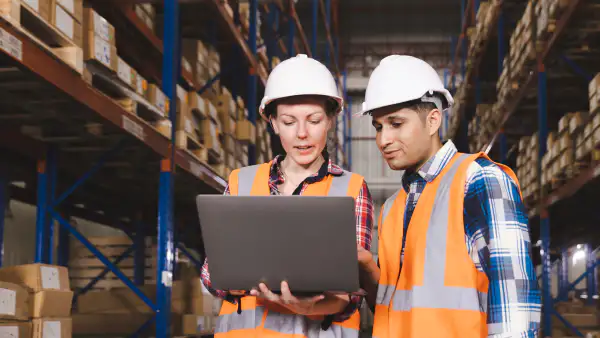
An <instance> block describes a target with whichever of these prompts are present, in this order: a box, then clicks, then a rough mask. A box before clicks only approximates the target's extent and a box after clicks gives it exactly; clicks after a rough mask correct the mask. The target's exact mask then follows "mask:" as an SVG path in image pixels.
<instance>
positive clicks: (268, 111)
mask: <svg viewBox="0 0 600 338" xmlns="http://www.w3.org/2000/svg"><path fill="white" fill-rule="evenodd" d="M306 98H309V99H317V100H324V102H325V114H326V115H327V117H329V118H333V117H335V115H336V112H337V110H338V106H339V105H338V103H337V101H336V100H334V99H331V98H329V97H326V96H320V95H305V96H303V97H301V96H292V97H285V98H282V99H277V100H275V101H273V102H271V103H269V104H268V105H267V106H266V107H265V116H267V117H271V116H272V117H274V118H275V117H277V106H278V105H279V104H281V103H284V104H285V103H288V102H299V101H302V100H304V99H306Z"/></svg>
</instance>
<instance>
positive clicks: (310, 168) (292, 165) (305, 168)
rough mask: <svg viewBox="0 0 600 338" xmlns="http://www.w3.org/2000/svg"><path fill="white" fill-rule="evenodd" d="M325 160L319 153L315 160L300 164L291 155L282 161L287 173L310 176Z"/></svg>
mask: <svg viewBox="0 0 600 338" xmlns="http://www.w3.org/2000/svg"><path fill="white" fill-rule="evenodd" d="M324 161H325V159H324V158H323V155H319V157H317V158H316V159H315V160H314V161H313V162H311V163H308V164H298V163H297V162H295V161H294V160H292V159H291V158H290V157H286V158H285V159H284V160H283V162H282V167H283V168H284V170H285V172H286V174H287V175H293V176H308V175H311V174H313V173H315V172H316V171H317V170H319V168H320V167H321V165H322V164H323V162H324Z"/></svg>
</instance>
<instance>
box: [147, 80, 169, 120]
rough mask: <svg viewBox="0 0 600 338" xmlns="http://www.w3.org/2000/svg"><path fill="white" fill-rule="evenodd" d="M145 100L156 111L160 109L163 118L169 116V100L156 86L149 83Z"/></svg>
mask: <svg viewBox="0 0 600 338" xmlns="http://www.w3.org/2000/svg"><path fill="white" fill-rule="evenodd" d="M146 98H147V99H148V101H150V103H152V104H153V105H155V106H156V107H157V108H158V109H160V110H161V111H162V112H163V113H164V114H165V115H164V116H165V117H166V116H168V115H169V99H168V98H167V96H166V95H165V94H164V93H163V92H162V90H161V89H160V87H159V86H158V85H155V84H153V83H151V84H150V85H149V86H148V92H147V93H146Z"/></svg>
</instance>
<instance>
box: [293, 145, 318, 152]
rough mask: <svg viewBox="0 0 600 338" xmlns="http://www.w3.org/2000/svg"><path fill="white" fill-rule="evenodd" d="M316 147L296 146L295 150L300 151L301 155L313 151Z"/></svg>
mask: <svg viewBox="0 0 600 338" xmlns="http://www.w3.org/2000/svg"><path fill="white" fill-rule="evenodd" d="M313 148H314V146H295V147H294V149H296V150H298V151H299V152H300V153H307V152H310V151H312V149H313Z"/></svg>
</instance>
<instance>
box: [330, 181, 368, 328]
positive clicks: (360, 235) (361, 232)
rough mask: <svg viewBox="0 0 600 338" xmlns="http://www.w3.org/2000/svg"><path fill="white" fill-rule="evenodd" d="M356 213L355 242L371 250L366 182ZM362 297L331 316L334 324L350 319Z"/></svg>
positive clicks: (354, 299)
mask: <svg viewBox="0 0 600 338" xmlns="http://www.w3.org/2000/svg"><path fill="white" fill-rule="evenodd" d="M354 211H355V213H356V242H357V243H358V244H360V245H362V247H363V248H365V249H367V250H370V249H371V238H372V230H373V218H374V210H373V200H372V198H371V193H370V192H369V188H368V186H367V183H366V182H363V185H362V188H361V191H360V193H359V194H358V197H357V198H356V204H355V210H354ZM362 300H363V297H361V296H352V297H350V303H348V306H347V307H346V308H345V309H344V311H342V312H341V313H338V314H335V315H334V316H333V321H334V322H343V321H345V320H347V319H348V318H350V317H351V316H352V315H353V314H354V312H355V311H356V310H357V309H358V308H359V307H360V305H361V303H362Z"/></svg>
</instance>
